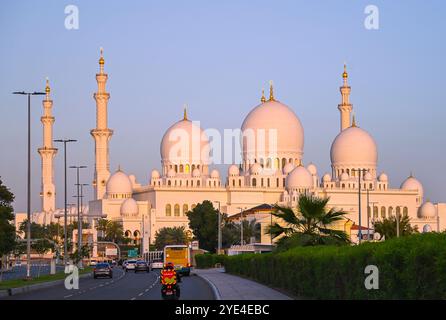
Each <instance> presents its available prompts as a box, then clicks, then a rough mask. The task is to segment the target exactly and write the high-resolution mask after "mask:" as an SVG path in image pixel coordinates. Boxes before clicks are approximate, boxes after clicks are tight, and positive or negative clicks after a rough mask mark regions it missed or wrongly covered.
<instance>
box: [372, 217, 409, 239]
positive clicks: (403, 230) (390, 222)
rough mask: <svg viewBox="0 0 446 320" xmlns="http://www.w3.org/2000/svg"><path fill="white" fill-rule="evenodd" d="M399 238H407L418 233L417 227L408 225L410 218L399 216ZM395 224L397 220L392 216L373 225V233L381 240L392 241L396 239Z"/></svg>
mask: <svg viewBox="0 0 446 320" xmlns="http://www.w3.org/2000/svg"><path fill="white" fill-rule="evenodd" d="M398 220H399V221H398V222H399V229H400V236H407V235H410V234H414V233H418V228H417V227H412V226H411V225H410V218H409V217H408V216H405V215H402V216H401V215H400V216H399V219H398ZM396 222H397V218H396V217H395V216H392V217H390V218H386V219H383V220H380V221H376V222H375V223H374V228H375V232H377V233H379V234H380V235H381V239H383V238H384V239H392V238H395V237H396Z"/></svg>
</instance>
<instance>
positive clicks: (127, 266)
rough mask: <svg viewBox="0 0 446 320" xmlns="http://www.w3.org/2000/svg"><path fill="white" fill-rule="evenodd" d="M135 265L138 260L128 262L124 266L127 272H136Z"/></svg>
mask: <svg viewBox="0 0 446 320" xmlns="http://www.w3.org/2000/svg"><path fill="white" fill-rule="evenodd" d="M135 265H136V260H127V261H126V262H125V266H124V269H125V272H127V271H129V270H135Z"/></svg>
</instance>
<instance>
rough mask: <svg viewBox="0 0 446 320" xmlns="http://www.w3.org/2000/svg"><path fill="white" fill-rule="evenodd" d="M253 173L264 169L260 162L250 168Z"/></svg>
mask: <svg viewBox="0 0 446 320" xmlns="http://www.w3.org/2000/svg"><path fill="white" fill-rule="evenodd" d="M249 171H250V172H251V174H259V173H260V171H262V166H261V165H260V164H258V163H254V164H253V165H252V166H251V169H250V170H249Z"/></svg>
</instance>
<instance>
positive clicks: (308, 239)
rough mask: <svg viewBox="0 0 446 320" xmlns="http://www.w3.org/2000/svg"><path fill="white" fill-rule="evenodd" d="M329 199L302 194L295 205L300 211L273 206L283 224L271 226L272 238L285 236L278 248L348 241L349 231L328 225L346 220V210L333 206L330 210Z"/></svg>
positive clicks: (274, 213)
mask: <svg viewBox="0 0 446 320" xmlns="http://www.w3.org/2000/svg"><path fill="white" fill-rule="evenodd" d="M328 201H329V198H319V197H316V196H313V195H307V194H302V195H301V196H300V197H299V201H298V205H297V208H296V211H297V214H296V213H295V211H294V210H293V209H292V208H290V207H282V206H279V205H275V206H274V211H273V213H272V214H273V215H274V216H275V217H277V218H279V220H280V221H279V222H280V223H277V222H276V223H274V224H273V225H271V226H270V227H269V228H268V230H267V233H271V234H272V236H273V237H278V236H282V238H281V239H280V240H279V242H278V245H279V247H280V246H282V247H290V246H295V245H304V246H306V245H317V244H331V243H335V244H346V243H349V242H350V241H349V239H348V236H347V234H346V233H345V232H344V231H341V230H335V229H332V228H329V226H330V225H331V224H333V223H335V222H337V221H340V220H343V219H344V215H345V214H346V212H344V211H342V210H336V209H334V208H332V209H329V210H328V209H327V203H328Z"/></svg>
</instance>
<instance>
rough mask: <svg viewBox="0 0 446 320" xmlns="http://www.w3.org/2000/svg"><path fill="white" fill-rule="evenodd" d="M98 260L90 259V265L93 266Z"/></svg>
mask: <svg viewBox="0 0 446 320" xmlns="http://www.w3.org/2000/svg"><path fill="white" fill-rule="evenodd" d="M97 264H98V262H97V261H96V260H90V266H92V267H94V266H95V265H97Z"/></svg>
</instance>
